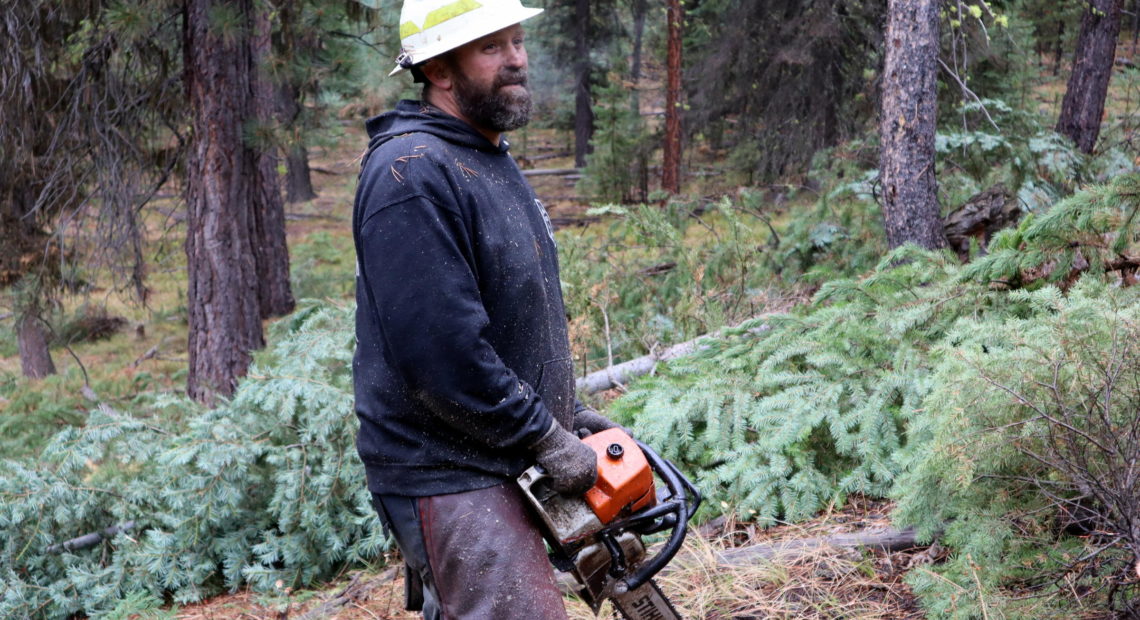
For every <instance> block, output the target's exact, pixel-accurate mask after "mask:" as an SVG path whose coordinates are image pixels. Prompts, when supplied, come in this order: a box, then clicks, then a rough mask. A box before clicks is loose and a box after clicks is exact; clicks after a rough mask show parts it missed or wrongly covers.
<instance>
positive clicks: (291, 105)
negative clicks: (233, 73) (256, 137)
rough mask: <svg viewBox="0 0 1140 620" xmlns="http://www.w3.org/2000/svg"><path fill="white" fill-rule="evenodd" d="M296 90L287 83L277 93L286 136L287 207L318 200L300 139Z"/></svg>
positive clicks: (299, 113) (297, 91)
mask: <svg viewBox="0 0 1140 620" xmlns="http://www.w3.org/2000/svg"><path fill="white" fill-rule="evenodd" d="M299 90H300V89H298V88H297V87H296V86H295V85H293V84H290V83H288V82H283V83H282V84H281V86H280V87H279V88H278V89H277V106H278V114H279V119H280V120H281V125H282V127H283V128H284V129H285V131H286V132H287V133H288V136H289V137H288V140H287V144H286V146H285V202H287V203H289V204H294V203H298V202H305V201H307V200H312V199H314V198H316V197H317V192H316V191H315V190H314V189H313V179H312V175H311V174H310V170H309V151H308V149H306V148H305V141H304V137H303V136H302V133H303V132H302V130H301V129H302V128H301V104H300V102H299V100H298V98H299V96H300V93H299Z"/></svg>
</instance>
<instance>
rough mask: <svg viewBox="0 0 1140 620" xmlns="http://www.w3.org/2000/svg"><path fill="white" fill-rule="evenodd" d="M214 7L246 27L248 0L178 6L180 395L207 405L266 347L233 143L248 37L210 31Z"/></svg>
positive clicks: (244, 167) (247, 181)
mask: <svg viewBox="0 0 1140 620" xmlns="http://www.w3.org/2000/svg"><path fill="white" fill-rule="evenodd" d="M219 6H229V7H230V8H231V9H232V11H233V12H235V13H236V14H238V15H241V16H245V17H247V18H248V17H249V16H250V15H251V13H252V10H253V8H252V0H233V1H226V0H186V4H185V5H184V10H185V22H184V23H185V26H184V28H185V33H184V34H185V37H186V41H185V46H184V50H185V51H184V54H185V60H184V62H185V65H184V66H185V80H186V88H187V93H188V95H189V97H188V98H189V104H190V110H191V115H192V127H193V138H192V140H191V146H190V153H189V163H188V166H187V183H186V205H187V231H186V261H187V271H188V272H189V281H188V283H187V291H186V295H187V306H188V310H189V322H190V329H189V358H190V372H189V377H188V378H187V392H188V394H189V395H190V396H191V397H192V398H194V399H195V400H198V401H200V402H203V403H206V404H213V403H214V401H215V399H216V398H217V397H218V396H226V395H230V394H232V393H233V390H234V387H235V385H236V383H237V379H238V378H239V377H241V376H243V375H244V374H245V372H246V370H247V368H248V367H249V362H250V351H251V350H253V349H256V348H259V347H261V346H263V345H264V344H265V340H264V333H263V331H262V326H261V314H260V306H259V297H258V274H257V272H256V262H255V260H254V252H253V247H252V245H251V242H250V231H251V230H252V227H253V223H252V219H253V213H252V210H253V201H254V187H253V181H254V179H255V177H256V176H257V174H258V173H257V161H256V159H255V157H254V154H253V152H252V151H250V150H249V149H247V148H245V144H244V143H243V139H242V125H243V123H244V121H246V120H247V119H249V118H252V117H253V115H254V108H253V101H252V97H251V90H250V87H251V80H252V76H251V75H250V71H251V68H252V67H253V66H254V64H253V58H252V54H251V49H250V45H249V41H248V38H247V36H241V35H240V34H238V35H236V36H235V33H232V32H220V31H219V30H220V29H219V28H218V27H217V26H216V25H213V24H211V21H212V20H211V17H212V16H211V13H212V12H214V11H215V10H216V9H217V7H219ZM243 25H244V26H247V27H248V26H249V25H250V24H249V22H248V21H246V22H245V23H244V24H243Z"/></svg>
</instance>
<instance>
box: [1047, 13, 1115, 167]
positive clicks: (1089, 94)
mask: <svg viewBox="0 0 1140 620" xmlns="http://www.w3.org/2000/svg"><path fill="white" fill-rule="evenodd" d="M1120 3H1121V0H1086V6H1085V12H1084V15H1083V16H1082V17H1081V32H1080V34H1078V35H1077V50H1076V53H1075V54H1074V55H1073V72H1072V74H1071V75H1070V76H1069V84H1068V87H1067V88H1066V89H1065V99H1064V101H1063V102H1062V103H1061V116H1060V118H1059V119H1057V133H1059V134H1061V135H1064V136H1068V137H1069V138H1071V139H1072V140H1073V142H1075V143H1076V144H1077V148H1078V149H1080V150H1081V151H1083V152H1085V153H1092V152H1093V148H1094V147H1095V146H1096V140H1097V137H1098V136H1100V122H1101V118H1102V117H1103V116H1104V100H1105V97H1106V96H1107V95H1108V82H1109V79H1111V78H1112V64H1113V62H1114V60H1115V59H1116V40H1117V38H1118V37H1119V36H1120Z"/></svg>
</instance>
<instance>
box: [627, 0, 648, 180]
mask: <svg viewBox="0 0 1140 620" xmlns="http://www.w3.org/2000/svg"><path fill="white" fill-rule="evenodd" d="M648 12H649V6H648V3H647V0H634V2H633V60H632V63H631V65H630V72H629V73H630V79H631V80H633V96H632V97H631V98H630V108H631V109H632V110H633V114H634V115H635V116H636V117H638V118H640V117H641V89H640V85H641V52H642V42H643V40H644V38H645V16H646V14H647V13H648ZM648 150H649V149H647V148H646V147H645V146H644V145H642V146H641V147H640V148H638V149H637V151H638V153H637V187H638V190H639V198H638V199H639V200H640V201H641V202H645V201H646V200H647V199H648V196H649V162H648V153H647V151H648Z"/></svg>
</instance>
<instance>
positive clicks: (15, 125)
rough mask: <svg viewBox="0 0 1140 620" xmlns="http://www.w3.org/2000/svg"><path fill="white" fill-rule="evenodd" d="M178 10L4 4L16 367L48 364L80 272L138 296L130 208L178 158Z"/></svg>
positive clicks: (7, 260)
mask: <svg viewBox="0 0 1140 620" xmlns="http://www.w3.org/2000/svg"><path fill="white" fill-rule="evenodd" d="M177 17H178V12H177V11H172V10H171V9H170V8H169V7H168V6H159V5H158V4H154V5H152V4H148V3H118V2H115V3H112V2H88V1H83V2H79V1H73V0H65V1H53V2H48V1H46V0H0V32H3V33H4V34H3V36H0V102H3V108H4V111H5V119H4V122H3V123H0V237H2V238H3V239H4V241H3V242H2V243H0V288H8V289H9V290H10V291H12V294H11V296H10V297H11V299H12V300H13V306H14V314H15V315H16V316H15V318H16V321H15V324H16V326H17V330H16V331H17V341H18V345H19V351H20V360H21V366H22V370H23V373H24V374H25V375H26V376H28V377H43V376H44V375H46V374H50V373H52V372H54V371H55V365H54V363H53V361H52V358H51V353H50V350H49V349H48V345H49V342H50V325H49V322H48V321H49V316H48V315H49V313H50V310H51V309H52V308H53V307H54V306H55V305H56V301H57V299H58V297H59V294H60V293H62V292H63V291H64V290H67V289H71V290H75V289H76V288H77V287H79V286H80V285H81V284H82V279H83V278H85V277H87V274H85V272H84V270H86V269H90V268H93V267H108V268H110V270H111V272H112V274H113V275H114V276H115V285H116V286H115V288H116V290H119V291H123V292H125V293H127V294H129V295H133V296H134V297H135V298H136V299H141V300H144V301H145V298H146V288H145V285H144V277H145V266H144V262H143V251H142V235H141V231H140V225H139V221H138V217H137V213H138V209H139V208H141V206H142V205H144V204H146V202H147V201H149V200H150V198H152V197H153V196H154V194H155V192H156V191H157V189H158V187H159V186H161V185H162V184H163V183H164V182H165V180H166V178H167V176H168V175H169V174H170V172H171V171H172V169H173V168H174V166H176V165H177V162H178V161H179V157H178V151H179V149H178V148H177V146H171V145H176V144H177V143H178V142H180V140H181V138H180V137H179V134H178V123H177V122H176V121H175V120H174V119H175V118H177V115H178V109H177V104H176V103H175V100H176V99H177V95H178V92H177V89H176V88H172V87H171V84H172V82H171V78H172V75H173V74H174V72H175V71H176V67H177V65H178V54H177V47H176V45H172V44H171V41H173V40H174V33H175V32H177V26H178V20H177Z"/></svg>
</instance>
